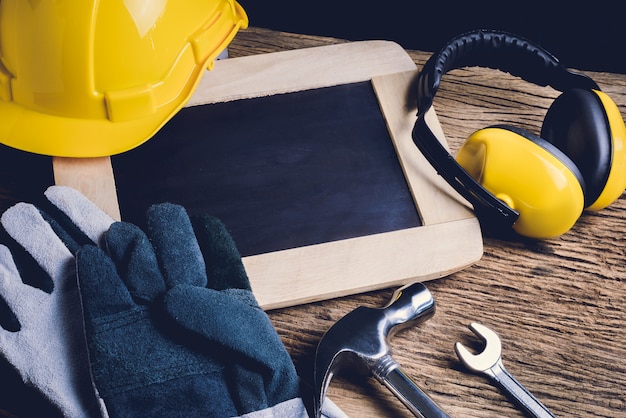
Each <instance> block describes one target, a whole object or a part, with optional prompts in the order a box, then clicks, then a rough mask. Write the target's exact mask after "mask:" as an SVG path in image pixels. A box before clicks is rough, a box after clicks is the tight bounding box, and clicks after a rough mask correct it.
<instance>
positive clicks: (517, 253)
mask: <svg viewBox="0 0 626 418" xmlns="http://www.w3.org/2000/svg"><path fill="white" fill-rule="evenodd" d="M341 42H344V41H342V40H338V39H332V38H324V37H312V36H301V35H296V34H290V33H281V32H274V31H268V30H264V29H254V28H252V29H249V30H247V31H244V32H241V33H240V34H239V35H237V37H236V38H235V41H234V42H233V44H232V45H231V47H230V54H231V56H241V55H250V54H256V53H260V52H273V51H282V50H290V49H297V48H303V47H309V46H316V45H327V44H332V43H341ZM409 54H410V56H411V57H412V58H413V60H414V61H415V63H416V64H417V65H418V67H419V68H421V65H423V63H424V62H425V61H426V59H428V57H429V54H426V53H422V52H419V51H409ZM590 75H591V76H592V77H593V78H594V79H595V80H596V81H597V82H598V83H599V84H600V86H601V88H602V89H603V90H604V91H605V92H607V93H608V94H609V95H610V96H611V97H612V98H613V100H614V101H615V102H616V103H617V105H618V107H619V109H620V111H621V113H622V116H625V115H626V76H624V75H616V74H608V73H590ZM556 95H557V92H555V91H553V90H552V89H550V88H545V87H537V86H534V85H532V84H529V83H526V82H523V81H521V80H519V79H517V78H515V77H511V76H509V75H507V74H503V73H500V72H498V71H496V70H489V69H482V68H467V69H460V70H454V71H452V72H450V73H449V74H448V75H446V76H445V77H444V79H443V81H442V84H441V87H440V89H439V91H438V94H437V97H436V98H435V109H436V111H437V115H438V118H439V120H440V122H441V125H442V127H443V131H444V133H445V134H446V139H447V140H448V142H449V143H450V147H451V149H452V151H453V152H454V151H455V150H456V149H458V147H459V146H460V144H461V142H462V141H463V140H464V139H465V138H466V137H467V136H468V135H469V134H471V133H472V132H473V131H474V130H475V129H479V128H482V127H484V126H487V125H489V124H492V123H501V122H505V123H513V124H515V125H518V126H521V127H524V128H527V129H531V130H532V131H534V132H538V131H539V130H540V127H541V121H542V119H543V116H544V115H545V112H546V110H547V108H548V106H549V105H550V103H551V101H552V100H553V98H554V97H556ZM625 210H626V199H625V198H624V196H622V197H621V198H620V199H619V200H617V201H616V202H615V203H613V204H612V205H611V206H610V207H608V208H606V209H604V210H602V211H600V212H594V213H585V214H584V215H583V216H582V217H581V219H580V220H579V221H578V223H577V224H576V225H575V227H574V228H573V229H572V230H571V231H570V232H569V233H567V234H565V235H563V236H562V237H560V238H558V239H553V240H548V241H527V240H504V239H501V238H497V237H490V236H487V237H485V248H484V256H483V258H482V259H481V260H480V261H479V262H478V263H476V264H475V265H473V266H472V267H469V268H467V269H465V270H463V271H461V272H458V273H455V274H452V275H450V276H448V277H446V278H442V279H439V280H435V281H431V282H429V284H428V287H429V289H430V290H431V292H432V293H433V295H434V297H435V300H436V303H437V313H436V314H435V316H434V317H433V318H432V319H430V320H429V321H427V322H425V323H423V324H422V325H421V326H420V327H419V328H415V329H409V330H406V331H403V332H401V333H399V334H398V335H396V336H395V338H394V339H393V340H392V341H391V343H392V348H393V352H394V356H395V358H396V359H397V360H398V361H399V362H400V364H402V365H403V367H404V368H405V369H406V371H407V373H408V374H409V375H411V376H412V377H413V378H414V380H415V381H416V382H417V383H418V384H419V385H420V386H421V387H422V388H423V389H424V390H425V391H426V392H427V393H429V394H430V395H431V396H432V397H433V398H434V399H435V400H436V401H437V402H438V403H439V404H440V405H441V406H442V407H443V408H445V410H446V411H447V412H448V413H449V414H450V415H451V416H452V417H504V416H506V417H522V416H523V415H522V414H521V412H520V411H518V410H517V408H515V406H514V405H513V404H512V403H511V402H510V401H508V400H507V398H505V397H504V396H503V395H502V394H500V393H499V392H498V390H497V389H496V388H495V387H494V386H492V385H491V384H490V383H489V382H488V380H487V379H485V378H483V377H481V376H478V375H473V374H468V373H467V372H466V371H465V370H464V369H463V367H462V365H461V364H460V363H459V362H458V360H457V359H456V356H455V354H454V351H453V345H454V343H455V342H456V341H461V342H463V343H464V344H466V345H468V346H469V347H475V348H477V349H479V348H480V347H479V346H478V344H476V341H477V340H476V338H475V337H474V336H473V335H472V334H471V332H470V331H469V330H468V329H467V325H468V324H469V323H470V322H472V321H477V322H481V323H483V324H484V325H487V326H488V327H490V328H492V329H493V330H494V331H496V332H497V333H498V334H499V336H500V338H501V339H502V343H503V362H504V365H505V367H507V369H508V370H509V371H510V372H511V373H512V374H513V375H514V376H515V377H516V378H517V379H518V380H520V381H521V382H522V383H523V384H524V385H525V386H526V387H527V388H528V389H529V390H530V391H531V392H532V393H533V394H534V395H536V396H537V397H538V398H539V399H540V400H541V401H542V402H543V403H544V404H545V405H546V406H548V408H550V409H551V410H552V412H554V413H555V414H556V415H557V416H563V417H583V416H584V417H618V416H625V414H626V339H625V338H624V336H623V330H624V328H625V325H626V313H625V312H626V286H625V279H626V263H625V259H626V251H625V243H624V234H625V232H626V216H625V213H626V212H625ZM337 280H341V278H337ZM391 292H392V289H388V290H381V291H375V292H370V293H364V294H360V295H356V296H351V297H345V298H339V299H333V300H329V301H325V302H317V303H312V304H308V305H303V306H299V307H294V308H285V309H280V310H274V311H271V312H270V318H271V319H272V321H273V323H274V325H275V326H276V328H277V330H278V332H279V334H280V335H281V337H282V339H283V341H284V343H285V345H286V347H287V349H288V350H289V352H290V353H291V355H292V357H293V358H294V361H295V363H296V365H297V367H298V369H299V372H300V374H301V376H302V377H303V378H304V379H308V380H310V378H311V373H312V364H313V357H314V352H315V348H316V345H317V342H318V341H319V338H320V337H321V336H322V334H323V333H324V332H325V331H326V330H327V329H328V328H329V327H330V326H331V325H332V324H333V323H334V322H335V321H337V320H338V319H339V318H341V317H342V316H343V315H345V314H346V313H347V312H349V311H351V310H352V309H354V308H355V307H357V306H359V305H368V306H382V305H384V304H385V303H386V302H387V300H388V298H389V296H390V295H391ZM329 393H330V396H331V397H332V399H333V400H334V401H335V402H336V403H337V404H338V405H340V406H341V407H342V408H343V410H344V411H345V412H346V413H348V414H349V415H350V416H353V417H382V416H384V417H408V416H410V414H409V413H408V411H406V410H405V408H404V407H403V406H402V405H401V404H400V403H399V402H398V401H397V400H396V399H395V398H394V397H393V396H392V395H391V394H390V393H388V391H387V390H386V389H384V388H382V387H381V386H380V385H379V384H378V383H376V382H375V381H374V380H372V379H356V378H354V377H353V376H340V377H338V378H336V379H335V380H333V382H332V384H331V387H330V392H329Z"/></svg>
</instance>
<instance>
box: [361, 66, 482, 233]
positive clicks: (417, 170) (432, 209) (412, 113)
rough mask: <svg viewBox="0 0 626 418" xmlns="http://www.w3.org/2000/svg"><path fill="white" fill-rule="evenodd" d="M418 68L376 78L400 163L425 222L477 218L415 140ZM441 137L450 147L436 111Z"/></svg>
mask: <svg viewBox="0 0 626 418" xmlns="http://www.w3.org/2000/svg"><path fill="white" fill-rule="evenodd" d="M416 76H417V71H407V72H401V73H395V74H388V75H383V76H377V77H374V78H372V86H373V87H374V91H375V92H376V96H377V97H378V101H379V104H380V107H381V111H382V113H383V116H384V118H385V122H386V123H387V129H388V130H389V133H390V135H391V139H392V141H393V143H394V147H395V149H396V153H397V155H398V159H399V161H400V165H401V166H402V170H403V171H404V175H405V178H406V180H407V183H408V185H409V189H410V190H411V194H412V195H413V200H414V202H415V206H416V207H417V208H418V211H419V213H420V218H421V219H422V223H423V224H424V225H433V224H438V223H442V222H451V221H455V220H459V219H466V218H470V217H474V214H473V212H472V211H471V210H470V207H471V206H470V205H469V203H468V202H467V201H466V200H465V199H463V198H462V197H461V196H460V195H459V194H458V193H457V192H456V191H454V189H453V188H452V187H451V186H450V185H449V184H448V183H447V182H446V181H445V180H444V179H443V178H442V177H441V176H439V175H438V174H437V171H436V170H435V169H434V168H433V167H432V166H431V164H430V163H429V162H428V160H427V159H426V158H425V157H424V156H423V155H422V154H421V153H420V151H419V149H418V148H417V146H416V145H415V143H414V142H413V138H412V130H413V126H414V125H415V121H416V120H417V99H416V98H415V88H414V86H413V84H412V83H413V81H414V80H415V77H416ZM427 117H428V118H429V124H430V126H433V127H435V128H433V129H434V130H435V132H436V134H437V135H438V139H439V140H440V141H441V142H442V143H443V144H444V145H446V146H447V142H446V139H445V137H444V136H443V131H442V129H441V126H440V124H439V121H438V119H437V116H436V114H435V113H434V110H432V109H431V111H430V112H429V114H428V115H427Z"/></svg>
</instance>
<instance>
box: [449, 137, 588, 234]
mask: <svg viewBox="0 0 626 418" xmlns="http://www.w3.org/2000/svg"><path fill="white" fill-rule="evenodd" d="M456 160H457V162H458V163H459V164H460V165H461V166H462V167H463V168H464V169H465V170H466V171H467V172H468V173H469V174H470V175H471V176H472V177H473V178H474V179H475V180H476V181H477V182H479V183H480V184H482V186H483V187H485V189H487V190H488V191H489V192H490V193H492V194H493V195H494V196H496V197H497V198H499V199H500V200H502V201H503V202H505V203H506V204H507V205H508V206H510V207H511V208H512V209H514V210H516V211H518V212H519V214H520V216H519V219H518V220H517V221H516V222H515V224H514V225H513V229H514V230H515V231H516V232H517V233H519V234H521V235H524V236H528V237H533V238H552V237H556V236H558V235H561V234H563V233H565V232H567V231H568V230H569V229H570V228H571V227H572V226H573V225H574V224H575V223H576V221H577V219H578V218H579V217H580V215H581V213H582V211H583V208H584V182H583V180H582V178H579V176H580V174H579V173H578V172H577V169H576V167H575V166H574V165H573V164H571V161H569V159H568V158H567V157H566V156H565V155H563V154H562V153H561V152H560V151H559V150H558V149H556V148H555V147H554V146H552V145H551V144H549V143H547V142H546V141H543V140H542V139H541V138H539V137H537V136H534V135H532V134H530V133H527V132H524V131H521V130H515V129H514V128H510V127H503V126H498V127H488V128H485V129H481V130H479V131H477V132H475V133H473V134H472V135H471V136H470V137H469V138H468V140H467V141H466V142H465V143H464V144H463V146H462V147H461V148H460V150H459V152H458V154H457V156H456Z"/></svg>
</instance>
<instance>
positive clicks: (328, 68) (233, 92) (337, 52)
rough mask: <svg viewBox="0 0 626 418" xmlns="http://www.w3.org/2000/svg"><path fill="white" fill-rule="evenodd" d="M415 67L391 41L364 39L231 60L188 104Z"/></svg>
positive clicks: (351, 80)
mask: <svg viewBox="0 0 626 418" xmlns="http://www.w3.org/2000/svg"><path fill="white" fill-rule="evenodd" d="M416 68H417V67H416V65H415V63H414V62H413V60H412V59H411V57H410V56H409V55H408V54H407V52H406V51H405V50H404V49H403V48H402V47H401V46H400V45H398V44H397V43H395V42H391V41H359V42H348V43H342V44H335V45H325V46H319V47H312V48H303V49H295V50H290V51H282V52H273V53H269V54H260V55H251V56H245V57H239V58H228V59H225V60H220V61H217V62H216V63H215V67H214V68H213V70H211V71H207V72H206V73H205V74H204V77H203V78H202V80H200V83H199V84H198V87H197V88H196V90H195V92H194V94H193V96H192V97H191V98H190V100H189V102H188V103H187V106H196V105H201V104H207V103H219V102H226V101H232V100H239V99H249V98H253V97H263V96H269V95H274V94H283V93H291V92H295V91H303V90H310V89H316V88H322V87H330V86H336V85H340V84H348V83H355V82H359V81H369V80H371V79H372V77H376V76H378V75H383V74H389V73H396V72H401V71H409V70H414V69H416Z"/></svg>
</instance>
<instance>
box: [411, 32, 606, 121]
mask: <svg viewBox="0 0 626 418" xmlns="http://www.w3.org/2000/svg"><path fill="white" fill-rule="evenodd" d="M474 66H476V67H487V68H493V69H496V70H500V71H504V72H507V73H509V74H512V75H514V76H517V77H520V78H522V79H523V80H526V81H528V82H531V83H533V84H537V85H540V86H548V85H549V86H552V87H554V88H555V89H557V90H559V91H565V90H570V89H573V88H581V89H585V90H592V89H596V90H599V87H598V85H597V84H596V82H595V81H593V80H592V79H591V78H589V77H587V76H586V75H583V74H579V73H575V72H572V71H570V70H568V69H567V68H565V67H563V66H562V65H561V63H560V62H559V60H558V59H557V58H556V57H555V56H554V55H552V54H551V53H550V52H548V51H547V50H545V49H544V48H542V47H541V46H539V45H535V44H533V43H532V42H530V41H528V40H527V39H524V38H521V37H519V36H516V35H512V34H509V33H505V32H496V31H487V30H477V31H474V32H469V33H466V34H463V35H460V36H458V37H456V38H454V39H452V40H451V41H449V42H448V43H447V44H446V45H445V46H444V47H443V48H442V49H441V50H440V51H439V52H438V53H437V54H434V55H432V56H431V57H430V59H429V60H428V61H427V62H426V64H425V65H424V67H423V69H422V71H421V72H420V74H419V76H418V82H417V100H418V101H417V103H418V105H419V107H418V108H419V109H420V111H421V110H422V109H423V108H424V106H426V107H425V108H428V107H430V104H432V100H433V98H434V97H435V94H436V92H437V89H438V88H439V83H440V82H441V78H442V77H443V75H444V74H446V73H447V72H448V71H451V70H454V69H457V68H463V67H474Z"/></svg>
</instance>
